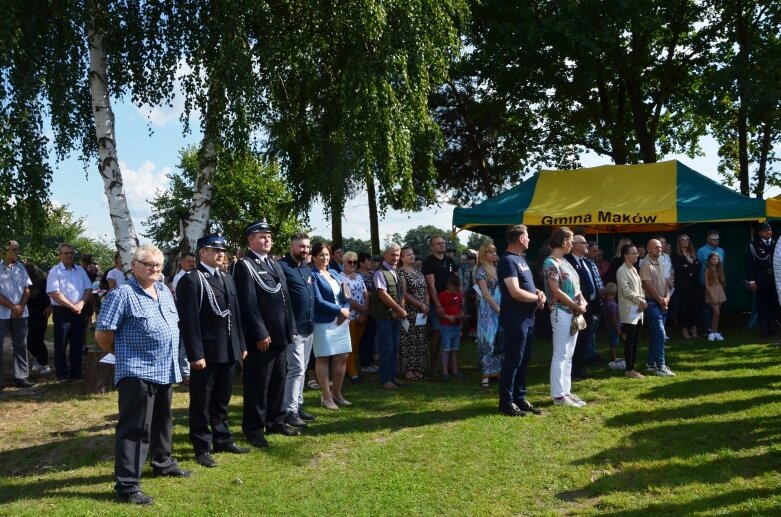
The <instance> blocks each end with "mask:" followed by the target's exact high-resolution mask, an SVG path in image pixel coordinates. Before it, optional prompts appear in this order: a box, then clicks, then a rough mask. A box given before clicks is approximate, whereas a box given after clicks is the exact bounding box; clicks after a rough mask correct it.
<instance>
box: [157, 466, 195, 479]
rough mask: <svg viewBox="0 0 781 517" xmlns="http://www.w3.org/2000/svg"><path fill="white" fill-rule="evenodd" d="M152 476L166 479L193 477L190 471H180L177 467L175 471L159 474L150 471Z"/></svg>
mask: <svg viewBox="0 0 781 517" xmlns="http://www.w3.org/2000/svg"><path fill="white" fill-rule="evenodd" d="M152 475H153V476H155V477H168V478H190V477H193V471H192V470H182V469H180V468H178V467H177V469H176V470H167V471H165V472H161V471H159V470H155V471H152Z"/></svg>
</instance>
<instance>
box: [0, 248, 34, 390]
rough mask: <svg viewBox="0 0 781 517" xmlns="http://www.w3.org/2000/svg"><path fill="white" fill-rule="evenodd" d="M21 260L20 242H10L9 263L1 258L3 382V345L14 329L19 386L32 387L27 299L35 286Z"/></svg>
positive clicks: (0, 360)
mask: <svg viewBox="0 0 781 517" xmlns="http://www.w3.org/2000/svg"><path fill="white" fill-rule="evenodd" d="M18 258H19V243H18V242H16V241H8V247H7V248H6V255H5V261H3V260H2V259H0V379H2V373H3V354H2V344H3V340H4V339H5V333H6V332H7V331H8V330H9V329H10V330H11V341H12V343H13V351H14V379H15V381H16V387H17V388H29V387H31V386H32V383H31V382H30V381H28V380H27V377H28V375H29V374H30V370H29V366H28V364H27V315H28V312H27V300H28V299H29V298H30V286H31V285H32V284H33V283H32V281H31V280H30V276H29V275H28V274H27V270H26V269H25V268H24V265H23V264H22V263H21V262H20V261H19V260H18ZM0 384H1V382H0Z"/></svg>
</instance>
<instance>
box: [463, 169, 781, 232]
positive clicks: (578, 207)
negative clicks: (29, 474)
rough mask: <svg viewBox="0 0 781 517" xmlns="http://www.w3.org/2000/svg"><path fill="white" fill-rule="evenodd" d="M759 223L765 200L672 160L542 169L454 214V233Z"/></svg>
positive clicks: (661, 228)
mask: <svg viewBox="0 0 781 517" xmlns="http://www.w3.org/2000/svg"><path fill="white" fill-rule="evenodd" d="M779 213H780V214H781V201H779ZM764 219H765V201H764V200H762V199H753V198H749V197H746V196H743V195H741V194H739V193H737V192H735V191H733V190H731V189H729V188H727V187H725V186H723V185H721V184H719V183H717V182H715V181H713V180H712V179H710V178H708V177H706V176H704V175H702V174H700V173H698V172H696V171H694V170H692V169H690V168H689V167H687V166H686V165H684V164H682V163H681V162H679V161H677V160H671V161H665V162H659V163H649V164H640V165H603V166H599V167H589V168H584V169H575V170H563V171H558V170H542V171H540V172H538V173H536V174H535V175H534V176H532V177H531V178H529V179H528V180H526V181H524V182H523V183H521V184H520V185H517V186H516V187H514V188H512V189H510V190H508V191H507V192H504V193H503V194H500V195H498V196H495V197H492V198H490V199H487V200H486V201H484V202H482V203H480V204H478V205H475V206H473V207H471V208H456V209H455V210H454V211H453V226H455V227H457V228H462V229H466V230H471V231H475V232H479V233H484V234H495V233H497V230H499V228H500V227H501V228H504V227H506V226H508V225H511V224H525V225H526V226H530V227H535V226H543V227H544V226H547V227H550V226H570V227H576V226H582V227H585V228H589V229H592V230H596V231H598V232H600V233H603V232H604V233H631V232H656V231H670V230H673V229H676V228H679V227H680V226H682V225H689V224H694V223H704V222H727V221H762V220H764Z"/></svg>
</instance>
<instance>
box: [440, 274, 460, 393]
mask: <svg viewBox="0 0 781 517" xmlns="http://www.w3.org/2000/svg"><path fill="white" fill-rule="evenodd" d="M460 289H461V279H459V278H458V275H450V278H448V279H447V291H442V292H441V293H439V303H440V304H442V308H443V309H444V310H445V317H444V318H442V320H441V321H440V325H441V328H440V336H441V341H440V349H441V356H440V357H441V359H442V378H443V379H447V378H448V377H450V375H448V365H449V366H450V371H451V372H452V374H453V376H454V377H458V378H459V379H462V378H463V377H464V374H463V373H461V372H460V371H458V349H459V347H460V345H461V319H462V318H463V316H462V314H461V311H462V308H463V306H464V295H463V294H461V290H460Z"/></svg>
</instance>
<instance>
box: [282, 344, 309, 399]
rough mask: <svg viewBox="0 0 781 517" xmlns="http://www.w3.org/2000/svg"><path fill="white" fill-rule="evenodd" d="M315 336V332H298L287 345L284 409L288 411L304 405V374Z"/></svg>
mask: <svg viewBox="0 0 781 517" xmlns="http://www.w3.org/2000/svg"><path fill="white" fill-rule="evenodd" d="M313 338H314V334H309V335H308V336H302V335H301V334H297V335H296V336H295V337H294V338H293V343H291V344H290V345H288V347H287V376H286V377H285V395H284V398H283V399H282V409H283V410H284V411H286V412H288V413H296V412H298V408H299V407H301V406H303V405H304V374H305V373H306V363H307V360H308V359H309V356H310V355H311V354H312V341H313Z"/></svg>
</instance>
